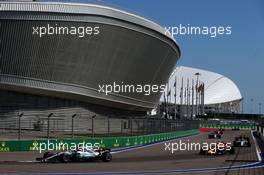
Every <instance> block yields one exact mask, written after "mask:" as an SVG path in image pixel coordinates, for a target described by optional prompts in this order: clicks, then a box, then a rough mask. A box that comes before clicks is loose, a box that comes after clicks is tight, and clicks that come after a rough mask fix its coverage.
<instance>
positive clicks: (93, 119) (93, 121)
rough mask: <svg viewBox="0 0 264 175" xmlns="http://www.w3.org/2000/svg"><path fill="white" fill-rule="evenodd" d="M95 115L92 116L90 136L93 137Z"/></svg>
mask: <svg viewBox="0 0 264 175" xmlns="http://www.w3.org/2000/svg"><path fill="white" fill-rule="evenodd" d="M95 117H96V115H94V116H92V136H93V137H94V118H95Z"/></svg>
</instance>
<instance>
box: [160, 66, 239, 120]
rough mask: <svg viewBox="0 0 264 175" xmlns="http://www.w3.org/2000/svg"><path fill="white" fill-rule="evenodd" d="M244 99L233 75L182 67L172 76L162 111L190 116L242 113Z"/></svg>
mask: <svg viewBox="0 0 264 175" xmlns="http://www.w3.org/2000/svg"><path fill="white" fill-rule="evenodd" d="M175 94H176V95H175ZM241 100H242V96H241V93H240V90H239V89H238V87H237V86H236V84H235V83H234V82H233V81H232V80H230V79H229V78H227V77H225V76H223V75H220V74H218V73H214V72H210V71H206V70H202V69H196V68H191V67H184V66H180V67H177V68H176V69H175V70H174V72H173V73H172V75H171V76H170V78H169V81H168V84H167V88H166V91H165V92H164V94H163V95H162V97H161V99H160V101H161V105H160V106H159V110H160V111H161V112H162V113H164V114H168V115H169V116H170V117H176V116H177V117H186V118H193V117H195V116H197V115H204V114H208V113H239V112H240V103H241ZM175 104H176V105H175ZM174 111H176V113H175V112H174Z"/></svg>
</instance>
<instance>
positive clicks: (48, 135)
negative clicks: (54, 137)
mask: <svg viewBox="0 0 264 175" xmlns="http://www.w3.org/2000/svg"><path fill="white" fill-rule="evenodd" d="M52 115H53V113H50V114H49V115H48V128H47V138H48V139H49V137H50V117H51V116H52Z"/></svg>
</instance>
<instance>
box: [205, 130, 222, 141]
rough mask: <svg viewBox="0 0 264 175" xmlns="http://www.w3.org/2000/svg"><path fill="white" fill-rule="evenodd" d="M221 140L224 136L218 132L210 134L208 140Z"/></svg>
mask: <svg viewBox="0 0 264 175" xmlns="http://www.w3.org/2000/svg"><path fill="white" fill-rule="evenodd" d="M221 138H222V134H220V132H218V131H215V132H213V133H210V134H208V139H221Z"/></svg>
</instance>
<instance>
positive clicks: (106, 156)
mask: <svg viewBox="0 0 264 175" xmlns="http://www.w3.org/2000/svg"><path fill="white" fill-rule="evenodd" d="M102 160H103V162H110V161H111V160H112V155H111V154H110V153H103V155H102Z"/></svg>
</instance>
